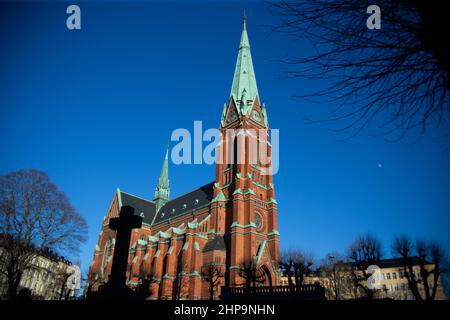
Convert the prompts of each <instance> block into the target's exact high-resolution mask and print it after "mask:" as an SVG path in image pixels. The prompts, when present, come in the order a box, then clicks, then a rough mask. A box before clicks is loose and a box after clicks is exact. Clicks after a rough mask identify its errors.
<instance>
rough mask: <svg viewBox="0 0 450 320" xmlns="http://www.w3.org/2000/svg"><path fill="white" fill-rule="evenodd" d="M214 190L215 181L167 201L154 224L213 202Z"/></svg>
mask: <svg viewBox="0 0 450 320" xmlns="http://www.w3.org/2000/svg"><path fill="white" fill-rule="evenodd" d="M213 192H214V182H211V183H209V184H207V185H204V186H203V187H200V188H198V189H196V190H194V191H191V192H189V193H186V194H184V195H182V196H180V197H178V198H176V199H173V200H171V201H169V202H167V203H166V204H165V205H164V206H163V207H162V208H161V209H160V210H159V211H158V213H157V215H156V218H155V220H154V222H153V224H158V223H161V222H163V221H167V220H169V219H173V218H175V217H179V216H182V215H183V214H185V213H187V212H190V211H192V210H195V209H197V208H200V207H202V206H204V205H208V204H210V203H211V200H212V197H213Z"/></svg>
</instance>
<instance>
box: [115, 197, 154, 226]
mask: <svg viewBox="0 0 450 320" xmlns="http://www.w3.org/2000/svg"><path fill="white" fill-rule="evenodd" d="M119 192H120V198H121V201H122V206H130V207H133V208H134V214H135V215H136V216H142V215H143V217H142V218H143V222H144V223H147V224H151V223H152V221H153V218H154V217H155V214H156V206H155V204H154V203H153V202H152V201H150V200H146V199H143V198H139V197H137V196H135V195H132V194H129V193H126V192H123V191H121V190H120V191H119Z"/></svg>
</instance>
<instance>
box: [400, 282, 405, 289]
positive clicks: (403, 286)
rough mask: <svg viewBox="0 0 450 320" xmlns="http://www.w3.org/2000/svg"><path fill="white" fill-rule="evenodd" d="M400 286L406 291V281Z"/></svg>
mask: <svg viewBox="0 0 450 320" xmlns="http://www.w3.org/2000/svg"><path fill="white" fill-rule="evenodd" d="M400 288H401V290H402V291H405V290H406V285H405V284H404V283H402V284H401V285H400Z"/></svg>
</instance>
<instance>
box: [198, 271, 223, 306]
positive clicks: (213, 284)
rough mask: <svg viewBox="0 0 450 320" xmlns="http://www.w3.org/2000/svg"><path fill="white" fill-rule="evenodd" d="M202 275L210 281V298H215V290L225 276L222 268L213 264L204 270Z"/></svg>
mask: <svg viewBox="0 0 450 320" xmlns="http://www.w3.org/2000/svg"><path fill="white" fill-rule="evenodd" d="M202 277H203V279H204V280H205V281H206V282H207V283H208V287H209V299H210V300H214V291H215V290H216V288H217V287H218V286H219V284H220V281H221V279H222V278H223V277H224V274H223V272H222V269H221V268H220V267H218V266H215V265H212V264H211V265H209V266H207V267H206V268H205V270H204V271H203V272H202Z"/></svg>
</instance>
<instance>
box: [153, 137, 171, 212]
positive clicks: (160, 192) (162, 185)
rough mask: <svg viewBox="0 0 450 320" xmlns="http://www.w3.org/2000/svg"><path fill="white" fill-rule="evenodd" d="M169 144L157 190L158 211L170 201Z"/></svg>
mask: <svg viewBox="0 0 450 320" xmlns="http://www.w3.org/2000/svg"><path fill="white" fill-rule="evenodd" d="M169 194H170V186H169V144H167V149H166V156H165V157H164V162H163V166H162V168H161V173H160V175H159V178H158V185H157V186H156V190H155V202H156V207H157V209H156V210H157V211H158V210H159V209H160V208H161V207H162V206H163V205H164V204H165V203H166V202H168V201H169Z"/></svg>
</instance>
